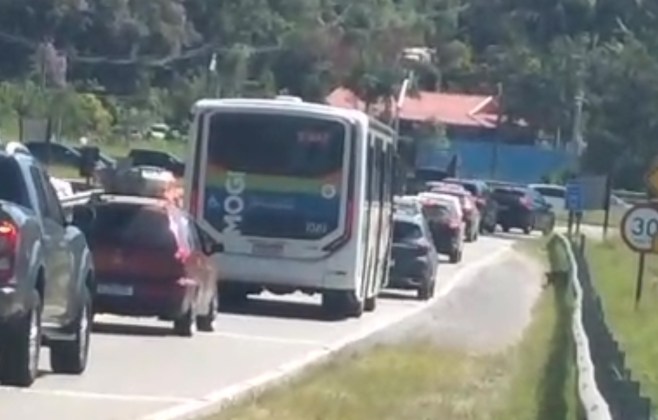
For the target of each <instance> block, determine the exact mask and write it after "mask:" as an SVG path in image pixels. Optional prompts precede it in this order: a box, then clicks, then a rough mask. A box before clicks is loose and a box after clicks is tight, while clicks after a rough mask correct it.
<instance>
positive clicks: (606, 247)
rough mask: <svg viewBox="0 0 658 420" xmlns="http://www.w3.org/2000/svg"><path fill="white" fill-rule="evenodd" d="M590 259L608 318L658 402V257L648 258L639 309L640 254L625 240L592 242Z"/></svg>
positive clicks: (645, 386) (649, 393)
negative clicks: (657, 363)
mask: <svg viewBox="0 0 658 420" xmlns="http://www.w3.org/2000/svg"><path fill="white" fill-rule="evenodd" d="M586 252H587V260H588V262H589V264H590V270H591V273H592V280H593V281H594V282H595V284H596V288H597V290H598V291H599V293H600V295H601V298H602V299H603V304H604V310H605V313H606V319H607V320H608V322H609V323H610V326H611V328H612V330H613V331H614V333H615V335H616V337H617V339H618V340H619V341H620V346H621V348H622V349H624V351H625V352H626V357H627V361H628V365H629V368H630V369H631V371H632V372H633V375H634V377H635V378H636V379H637V380H639V381H640V383H641V384H642V390H643V392H644V393H646V394H647V396H649V397H650V398H651V400H652V401H653V402H654V404H656V403H658V369H657V368H656V360H658V315H656V307H657V306H658V257H657V256H647V260H646V264H647V265H646V272H645V281H644V293H643V296H642V300H641V302H640V306H639V308H638V309H637V310H636V309H635V286H636V276H637V267H638V258H639V257H638V255H637V254H635V253H633V252H631V251H630V250H629V249H628V248H627V247H626V246H625V245H624V244H623V242H622V241H621V240H619V239H617V240H610V241H608V242H598V241H597V242H595V241H589V243H588V245H587V249H586Z"/></svg>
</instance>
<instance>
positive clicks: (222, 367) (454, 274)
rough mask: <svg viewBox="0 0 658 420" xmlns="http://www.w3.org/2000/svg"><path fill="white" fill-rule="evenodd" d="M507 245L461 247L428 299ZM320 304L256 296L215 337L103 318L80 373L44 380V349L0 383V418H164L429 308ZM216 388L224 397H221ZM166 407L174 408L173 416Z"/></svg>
mask: <svg viewBox="0 0 658 420" xmlns="http://www.w3.org/2000/svg"><path fill="white" fill-rule="evenodd" d="M513 242H514V236H506V237H505V238H490V237H482V238H480V240H479V241H478V242H476V243H474V244H468V245H467V247H466V250H465V254H464V260H463V262H462V263H461V264H459V265H452V264H448V263H445V264H443V265H442V267H441V268H440V271H439V279H438V282H437V288H438V290H437V296H436V298H435V299H437V300H442V299H446V298H447V297H449V296H450V295H451V294H452V293H453V292H454V291H455V290H457V289H458V288H459V286H460V282H462V281H463V279H464V278H467V277H469V276H472V274H475V273H476V271H477V269H478V268H479V267H483V266H484V265H485V264H487V263H493V262H495V261H496V260H497V259H498V258H499V257H501V256H502V254H503V253H504V251H505V250H506V249H509V247H510V246H511V245H512V244H513ZM318 304H319V299H317V298H310V297H305V296H297V295H295V296H282V297H274V296H264V297H262V298H259V299H257V300H256V299H254V300H253V301H252V302H250V304H249V307H248V308H247V309H246V310H245V311H244V312H243V313H233V314H227V313H223V314H220V315H219V317H218V319H217V321H216V331H215V332H214V333H197V335H196V336H195V337H193V338H191V339H190V338H181V337H175V336H171V335H170V326H169V324H168V323H161V322H159V321H152V320H149V319H133V318H119V317H111V316H102V317H98V318H97V319H96V323H97V325H96V329H97V330H98V331H96V332H95V333H94V334H93V335H92V342H91V346H92V348H91V355H90V365H89V367H88V370H87V372H85V374H84V375H83V376H79V377H76V376H71V377H67V376H60V375H51V374H50V372H49V366H48V363H47V361H48V354H47V353H48V350H47V349H44V352H43V354H42V366H41V367H42V369H43V375H42V377H41V378H40V379H39V380H38V381H37V382H36V383H35V385H34V386H33V387H32V388H30V389H27V390H19V389H13V388H2V387H0V418H1V419H19V418H23V419H30V420H53V419H67V420H88V419H93V420H133V419H140V418H145V417H149V416H150V417H149V418H152V419H166V418H171V415H173V414H174V413H175V412H176V409H177V408H181V409H182V411H183V412H185V411H188V410H186V409H187V408H189V409H193V408H195V406H197V405H203V404H206V403H207V402H212V401H215V400H218V399H220V398H221V396H222V395H223V394H230V393H231V390H235V389H238V388H240V387H244V385H245V383H246V382H248V381H253V380H265V379H266V378H267V375H268V374H271V373H272V371H273V370H275V369H277V368H279V367H281V366H285V365H286V364H288V365H289V364H291V363H294V362H296V361H300V360H303V359H305V358H307V357H310V356H312V355H313V354H314V352H315V353H317V352H318V351H321V350H326V349H327V348H328V347H338V346H340V345H341V342H347V341H350V340H354V339H356V338H358V337H359V336H365V335H367V334H369V333H371V332H374V331H375V330H378V329H381V328H385V327H386V326H389V325H391V324H394V323H396V322H399V321H402V320H403V319H405V318H407V317H409V316H412V315H415V314H417V313H419V311H421V310H423V309H424V308H427V307H428V305H429V303H423V302H419V301H416V300H415V299H414V298H413V294H405V293H404V292H397V293H390V294H388V295H387V296H386V297H385V298H383V299H381V300H380V301H379V306H378V308H377V310H376V311H375V312H374V313H368V314H365V315H364V316H363V317H362V318H361V319H358V320H356V319H351V320H346V321H334V322H332V321H325V320H322V319H321V312H320V308H319V306H318ZM224 391H225V392H224ZM172 410H173V411H172Z"/></svg>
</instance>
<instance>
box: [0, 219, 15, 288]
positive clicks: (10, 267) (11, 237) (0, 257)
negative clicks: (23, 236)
mask: <svg viewBox="0 0 658 420" xmlns="http://www.w3.org/2000/svg"><path fill="white" fill-rule="evenodd" d="M17 248H18V227H17V226H16V225H15V224H13V223H12V222H10V221H2V222H0V285H5V284H8V283H9V282H10V280H11V279H12V278H13V277H14V268H15V267H14V265H15V263H16V252H17Z"/></svg>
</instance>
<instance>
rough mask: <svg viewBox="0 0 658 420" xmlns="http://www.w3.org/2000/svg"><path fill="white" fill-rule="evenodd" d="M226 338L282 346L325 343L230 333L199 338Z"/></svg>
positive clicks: (203, 335) (219, 332)
mask: <svg viewBox="0 0 658 420" xmlns="http://www.w3.org/2000/svg"><path fill="white" fill-rule="evenodd" d="M205 336H211V337H226V338H235V339H237V340H250V341H267V342H270V343H280V344H300V345H306V346H322V345H323V344H324V343H323V342H321V341H317V340H304V339H301V338H283V337H272V336H266V335H249V334H239V333H232V332H228V331H226V332H225V331H215V332H210V333H200V334H199V337H205Z"/></svg>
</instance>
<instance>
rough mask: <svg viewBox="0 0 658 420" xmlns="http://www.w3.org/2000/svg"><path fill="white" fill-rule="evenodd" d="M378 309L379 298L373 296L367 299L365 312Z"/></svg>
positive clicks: (364, 306) (364, 304) (364, 305)
mask: <svg viewBox="0 0 658 420" xmlns="http://www.w3.org/2000/svg"><path fill="white" fill-rule="evenodd" d="M375 309H377V296H376V295H375V296H372V297H369V298H367V299H366V301H365V302H364V303H363V310H364V311H366V312H373V311H374V310H375Z"/></svg>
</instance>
